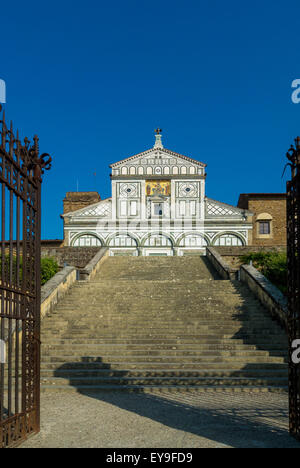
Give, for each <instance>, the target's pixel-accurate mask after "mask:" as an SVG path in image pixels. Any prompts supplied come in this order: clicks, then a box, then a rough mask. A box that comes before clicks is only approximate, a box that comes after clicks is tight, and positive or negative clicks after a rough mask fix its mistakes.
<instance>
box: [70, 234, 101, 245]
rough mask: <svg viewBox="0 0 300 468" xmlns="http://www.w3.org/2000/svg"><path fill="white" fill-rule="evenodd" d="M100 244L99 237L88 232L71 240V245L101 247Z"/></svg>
mask: <svg viewBox="0 0 300 468" xmlns="http://www.w3.org/2000/svg"><path fill="white" fill-rule="evenodd" d="M101 245H102V242H101V240H100V239H99V237H97V236H96V235H95V234H89V233H88V234H81V235H79V236H77V237H76V238H75V239H74V240H73V242H72V247H101Z"/></svg>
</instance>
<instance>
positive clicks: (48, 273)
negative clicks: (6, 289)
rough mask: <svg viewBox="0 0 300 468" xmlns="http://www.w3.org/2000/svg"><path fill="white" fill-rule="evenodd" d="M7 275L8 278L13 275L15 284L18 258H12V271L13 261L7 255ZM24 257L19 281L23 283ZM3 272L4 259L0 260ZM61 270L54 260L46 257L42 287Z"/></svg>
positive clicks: (42, 273)
mask: <svg viewBox="0 0 300 468" xmlns="http://www.w3.org/2000/svg"><path fill="white" fill-rule="evenodd" d="M4 263H5V275H6V277H7V278H10V275H12V280H13V281H14V282H15V281H16V280H17V258H16V256H15V255H14V256H13V258H12V271H10V269H11V261H10V256H9V254H6V255H5V262H4ZM22 263H23V261H22V257H20V259H19V281H20V282H21V281H22V270H23V265H22ZM1 270H2V259H1V258H0V273H1ZM58 270H59V266H58V264H57V262H56V261H55V260H54V259H53V258H48V257H44V258H42V259H41V284H42V286H43V285H44V284H45V283H47V281H49V280H50V279H51V278H52V277H53V276H54V275H56V273H57V272H58Z"/></svg>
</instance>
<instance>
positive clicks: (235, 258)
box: [214, 245, 286, 270]
mask: <svg viewBox="0 0 300 468" xmlns="http://www.w3.org/2000/svg"><path fill="white" fill-rule="evenodd" d="M214 250H215V251H216V252H218V254H219V255H221V257H222V258H223V259H224V261H225V262H226V263H227V264H228V265H229V266H230V267H231V268H235V269H236V270H238V269H239V268H240V266H241V265H242V261H241V257H242V256H243V255H247V254H249V253H251V252H286V245H272V246H271V245H270V246H257V245H247V246H239V247H225V246H224V247H223V246H222V247H221V246H214Z"/></svg>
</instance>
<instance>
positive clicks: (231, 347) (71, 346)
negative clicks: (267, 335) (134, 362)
mask: <svg viewBox="0 0 300 468" xmlns="http://www.w3.org/2000/svg"><path fill="white" fill-rule="evenodd" d="M87 349H89V350H91V349H95V350H97V351H100V350H103V351H104V352H105V353H107V352H110V351H115V350H118V352H122V353H123V352H126V351H139V352H141V351H152V350H154V351H156V352H159V351H160V350H162V351H167V350H171V351H174V350H182V351H191V352H193V351H204V352H207V351H236V352H239V351H245V352H247V351H258V350H259V348H258V347H257V346H256V345H245V344H234V343H228V344H213V345H211V344H202V343H192V344H187V343H177V344H173V345H172V344H171V345H170V344H163V343H161V344H157V343H155V344H151V343H150V344H145V343H144V344H117V343H110V344H103V343H81V344H80V343H57V344H55V343H53V342H51V343H45V342H43V344H42V351H43V352H46V351H47V352H49V351H55V352H60V351H65V350H73V351H78V352H80V351H82V350H87ZM275 351H277V352H278V351H284V352H285V354H287V352H286V350H285V349H283V348H282V347H279V346H278V347H277V348H276V346H274V347H273V349H270V348H269V349H268V352H270V353H271V352H275Z"/></svg>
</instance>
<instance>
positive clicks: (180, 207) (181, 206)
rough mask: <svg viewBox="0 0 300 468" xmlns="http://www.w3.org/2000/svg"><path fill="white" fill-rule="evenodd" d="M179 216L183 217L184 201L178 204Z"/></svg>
mask: <svg viewBox="0 0 300 468" xmlns="http://www.w3.org/2000/svg"><path fill="white" fill-rule="evenodd" d="M179 215H180V216H185V201H180V202H179Z"/></svg>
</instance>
